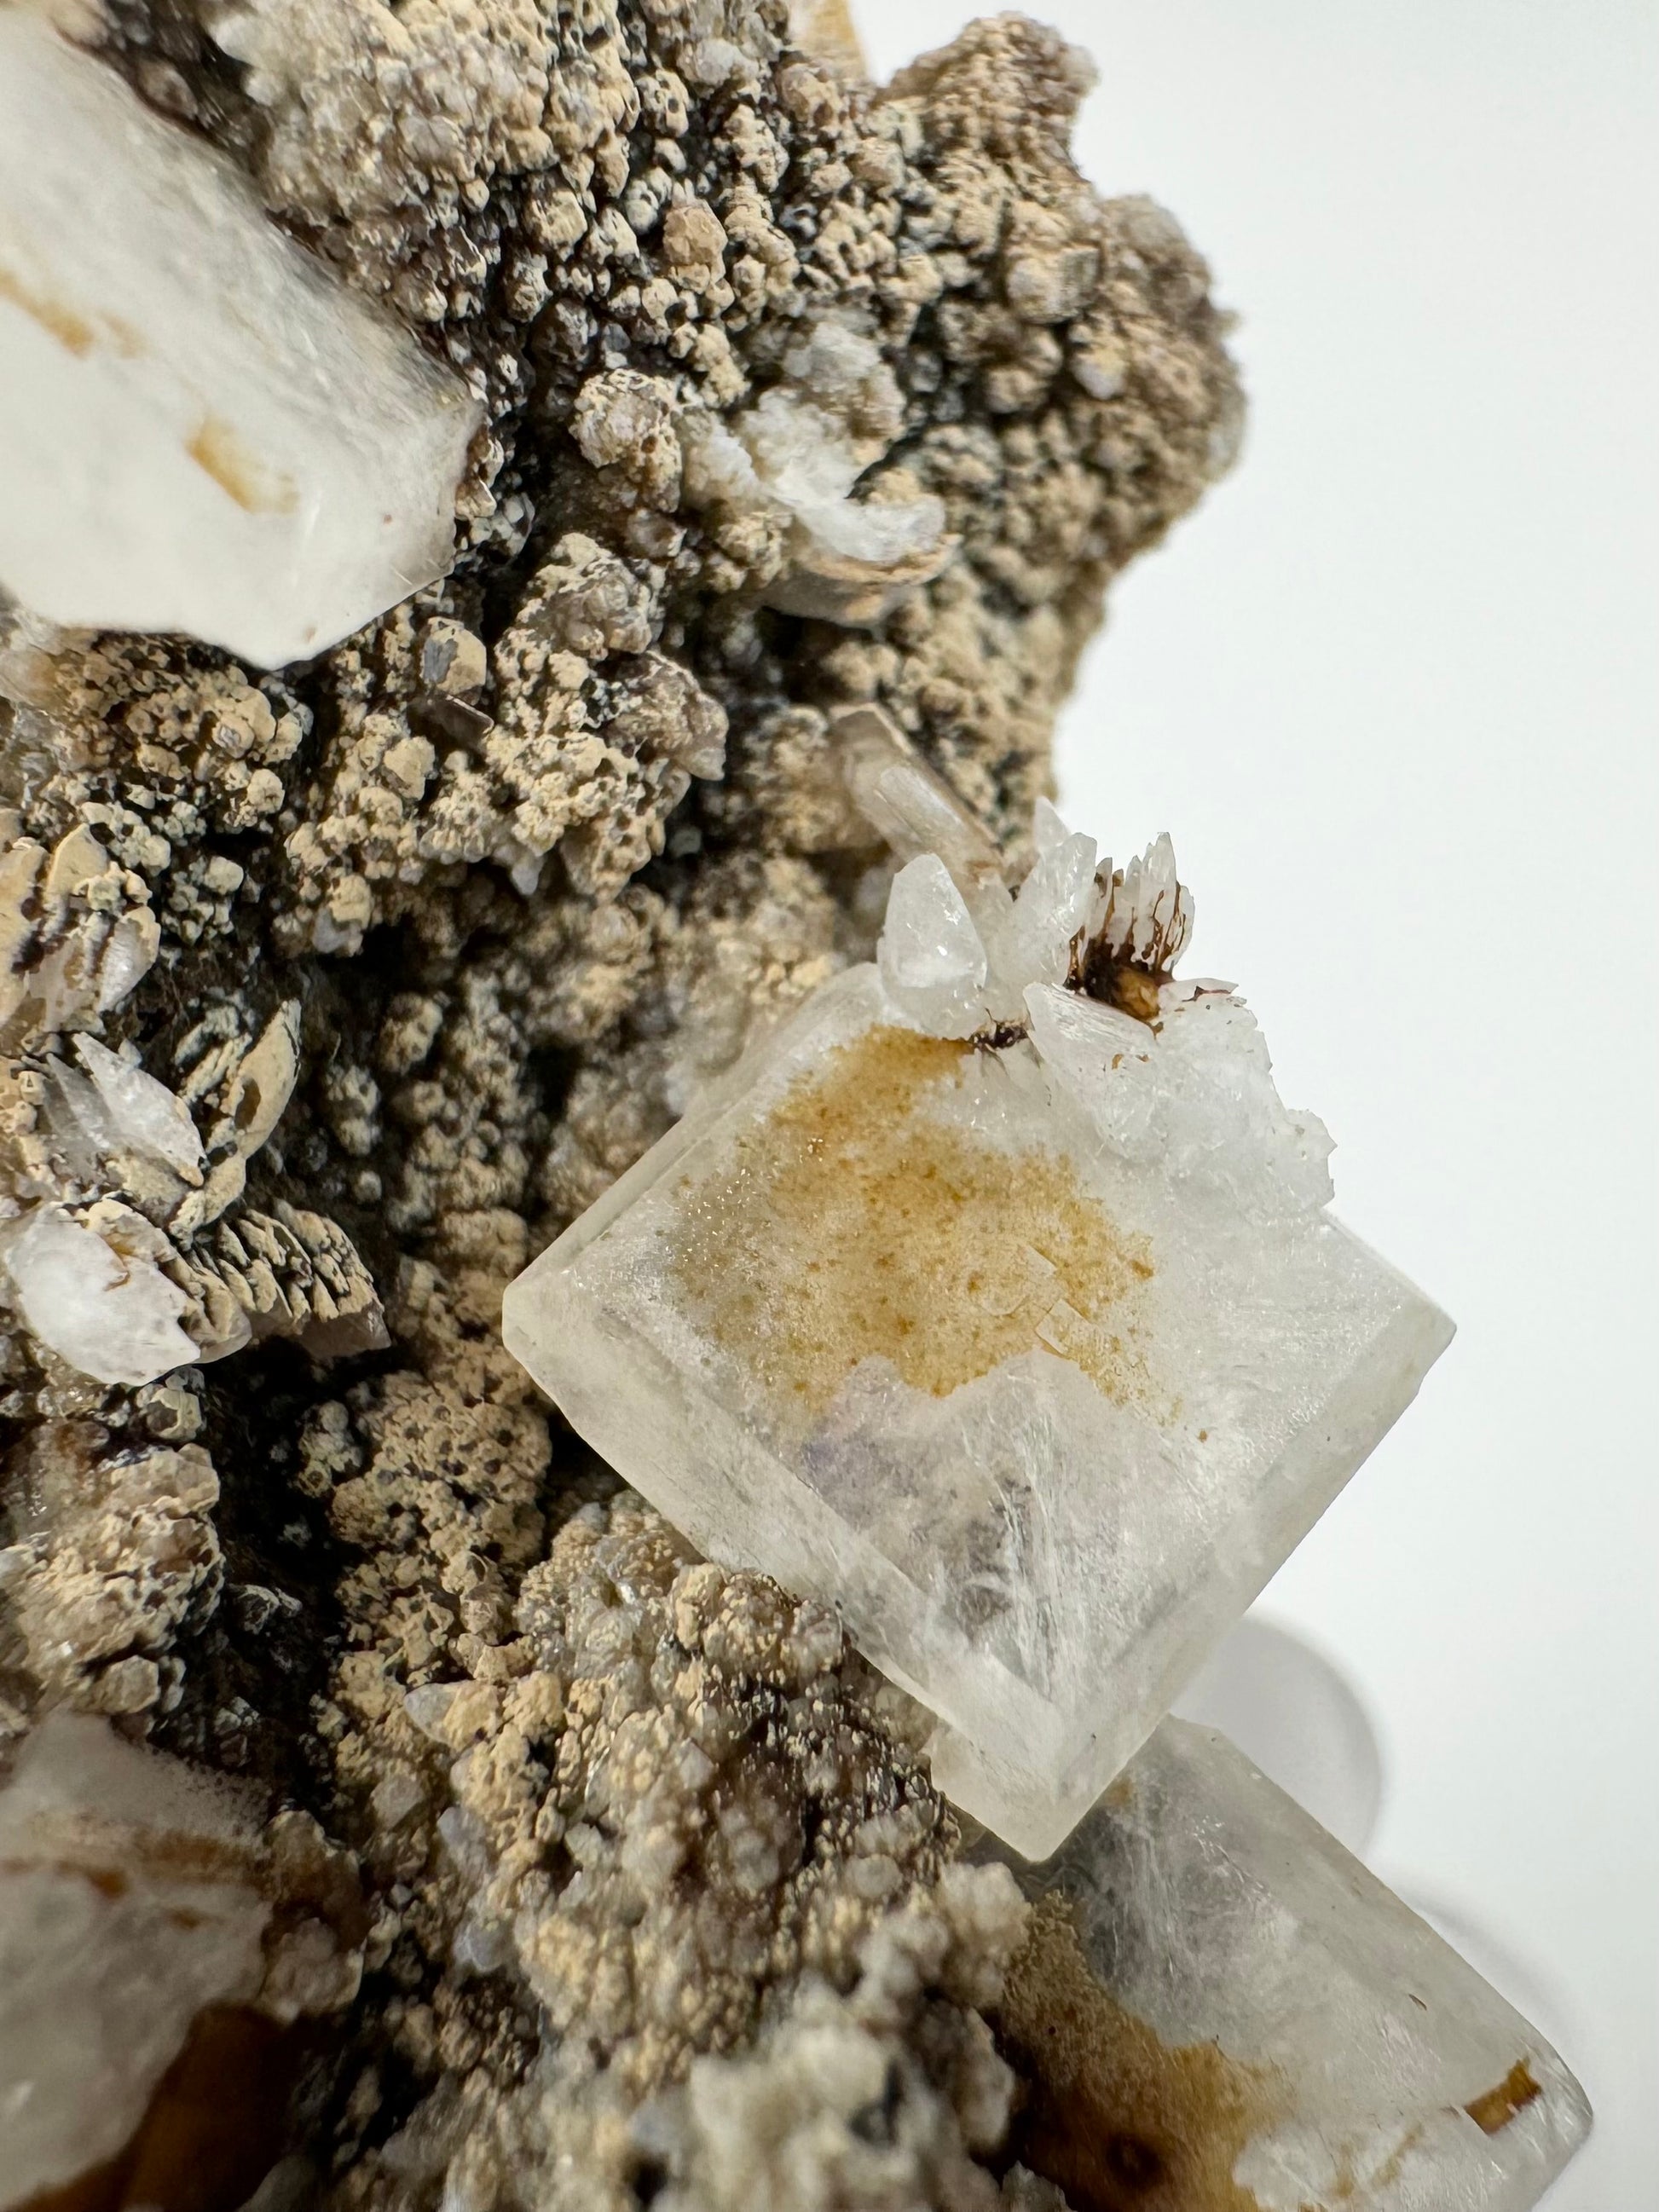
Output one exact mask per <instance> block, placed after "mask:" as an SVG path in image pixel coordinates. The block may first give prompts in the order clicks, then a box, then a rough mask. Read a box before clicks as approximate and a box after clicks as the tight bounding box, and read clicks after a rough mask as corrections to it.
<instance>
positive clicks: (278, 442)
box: [0, 6, 478, 666]
mask: <svg viewBox="0 0 1659 2212" xmlns="http://www.w3.org/2000/svg"><path fill="white" fill-rule="evenodd" d="M477 420H478V411H477V407H476V405H475V404H474V403H473V402H472V401H471V398H469V397H468V395H467V393H466V392H465V390H464V389H463V387H462V386H460V385H459V383H458V382H457V381H456V380H455V379H454V378H453V376H451V375H450V374H448V373H447V371H445V370H443V369H441V368H439V367H438V366H437V365H436V364H435V363H434V362H430V361H429V360H428V357H427V356H426V355H425V354H424V353H423V352H422V350H421V349H420V348H419V346H418V345H417V344H416V342H415V340H414V339H413V338H412V337H410V336H409V335H408V334H407V333H406V332H405V331H403V330H401V329H400V328H398V326H397V325H394V324H393V323H392V322H391V320H390V319H387V318H386V317H385V316H383V315H381V314H380V313H377V312H376V311H375V310H374V309H373V308H372V307H369V306H368V304H367V303H366V302H364V301H361V300H358V299H356V298H354V297H353V296H352V295H350V294H349V293H347V292H346V291H345V290H344V289H343V287H341V286H340V285H338V284H337V283H335V282H334V281H333V280H332V279H331V277H330V276H328V275H327V273H326V272H325V270H323V268H322V267H321V265H320V264H319V263H317V262H316V261H314V260H313V258H312V257H311V256H309V255H308V254H307V253H306V252H305V251H304V250H303V249H302V248H301V247H300V246H297V245H295V243H294V242H293V241H292V240H290V239H289V238H287V237H285V236H284V235H283V234H282V233H281V232H279V231H278V230H277V229H276V227H275V226H274V225H273V224H272V223H270V222H268V221H267V220H266V218H265V216H264V214H263V213H262V212H261V210H260V209H259V208H258V204H256V202H255V201H254V199H253V197H252V193H251V191H250V190H249V188H248V186H247V185H246V181H245V180H244V179H241V178H240V176H239V175H238V174H237V173H236V172H235V171H234V170H233V169H232V168H231V167H230V166H229V165H228V163H226V162H224V161H222V160H220V159H219V158H218V157H216V155H213V154H212V153H210V151H209V150H208V149H207V148H206V147H205V146H204V144H203V143H201V141H200V140H199V139H197V138H195V137H191V136H190V135H189V134H188V133H186V132H185V131H182V130H179V129H177V128H175V127H174V126H173V125H170V124H167V123H165V122H163V121H162V120H161V118H159V117H157V116H156V115H155V114H154V113H152V112H150V111H149V109H147V108H145V107H144V106H143V105H142V103H141V102H140V101H139V100H138V99H137V96H136V94H133V93H132V92H131V91H130V90H129V88H127V87H126V86H125V84H124V83H123V82H121V81H120V79H119V78H118V76H116V75H115V74H114V72H113V71H112V70H109V69H107V68H106V67H104V66H103V65H101V64H99V63H97V62H95V61H94V60H92V59H91V58H89V57H88V56H86V55H84V54H82V53H81V52H77V51H76V49H75V48H73V47H72V46H69V45H68V44H67V43H66V42H65V41H64V40H63V39H62V38H61V37H60V36H59V35H58V33H56V32H55V31H54V30H53V28H52V27H51V25H50V24H49V23H48V22H47V21H46V19H45V18H44V17H43V16H42V15H40V14H39V13H37V12H36V11H35V10H33V9H26V8H21V7H15V6H14V7H0V585H3V586H5V588H7V589H8V590H9V591H10V592H13V593H15V596H16V597H17V598H18V599H21V601H23V602H24V604H25V605H27V606H29V607H32V608H33V609H34V610H35V611H37V612H38V613H40V614H42V615H45V616H46V617H49V618H50V619H52V621H55V622H59V623H70V624H74V625H77V626H95V627H112V628H120V629H157V630H182V631H185V632H187V633H189V634H190V635H193V636H197V637H201V638H205V639H207V640H208V641H210V642H211V643H213V644H216V645H222V646H227V647H229V648H230V649H231V650H232V651H233V652H235V653H242V654H244V655H246V657H247V658H248V659H251V660H253V661H256V662H258V663H260V664H262V665H266V666H275V665H279V664H280V663H282V662H283V661H287V660H292V659H298V658H301V657H302V656H305V655H309V654H312V653H318V652H320V651H321V650H322V649H323V647H325V646H328V645H331V644H332V643H334V642H335V641H336V640H337V639H338V638H340V637H342V636H343V635H346V634H347V632H349V631H350V630H353V629H357V628H358V627H359V626H360V625H361V624H362V623H365V622H367V621H368V620H369V619H370V618H371V617H373V616H374V615H377V614H379V613H380V612H381V611H382V610H383V609H385V608H386V607H388V606H391V605H393V604H394V603H395V602H396V601H398V600H399V599H404V598H405V597H406V596H407V595H408V593H409V592H410V591H412V590H414V589H415V587H416V586H417V585H419V584H422V583H424V582H427V581H428V580H430V579H431V578H432V577H434V576H435V575H438V574H441V573H442V571H443V570H444V568H447V565H448V562H449V559H450V556H451V550H452V543H453V523H454V510H453V496H454V491H455V486H456V483H457V480H458V478H459V474H460V471H461V467H462V465H463V462H464V459H465V453H466V448H467V445H468V442H469V441H470V439H471V435H472V433H473V430H474V429H475V428H476V427H477Z"/></svg>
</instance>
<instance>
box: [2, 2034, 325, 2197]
mask: <svg viewBox="0 0 1659 2212" xmlns="http://www.w3.org/2000/svg"><path fill="white" fill-rule="evenodd" d="M305 2046H306V2037H305V2032H304V2030H303V2029H301V2028H284V2027H279V2026H278V2025H277V2024H276V2021H272V2020H269V2019H267V2018H266V2017H265V2015H264V2014H263V2013H258V2012H254V2011H252V2009H250V2008H248V2007H246V2006H245V2005H211V2006H210V2007H209V2008H207V2010H205V2011H204V2012H201V2013H198V2014H197V2016H196V2019H195V2021H194V2022H193V2023H192V2025H191V2031H190V2033H189V2034H188V2036H186V2038H185V2044H184V2047H183V2049H182V2050H181V2051H179V2056H178V2057H176V2058H175V2059H174V2060H173V2063H172V2065H171V2066H170V2067H169V2068H168V2069H167V2072H166V2073H165V2074H164V2075H162V2077H161V2081H159V2082H158V2083H157V2084H156V2087H155V2094H154V2095H153V2096H152V2097H151V2099H150V2100H149V2108H148V2109H147V2111H146V2112H145V2113H144V2117H143V2119H142V2120H140V2122H139V2123H138V2125H137V2128H136V2129H135V2130H134V2131H133V2134H132V2136H131V2139H130V2140H129V2142H127V2143H126V2144H125V2146H124V2147H123V2148H122V2149H120V2150H118V2152H117V2153H116V2154H115V2156H114V2157H113V2158H112V2159H106V2160H105V2161H104V2163H103V2164H102V2165H101V2166H94V2167H93V2168H92V2170H91V2171H90V2172H87V2173H82V2174H77V2175H76V2178H75V2179H74V2180H73V2181H66V2182H64V2183H62V2184H60V2185H58V2187H57V2188H54V2189H45V2190H42V2191H40V2193H39V2194H38V2195H37V2196H34V2197H29V2198H27V2200H26V2202H25V2203H22V2204H21V2205H20V2206H18V2208H17V2212H129V2208H131V2212H137V2208H138V2207H140V2206H149V2207H154V2208H155V2212H237V2208H238V2207H239V2206H240V2205H243V2204H245V2203H246V2202H247V2200H248V2198H249V2197H251V2196H252V2194H253V2191H255V2190H256V2189H257V2188H258V2185H259V2184H260V2183H261V2182H262V2181H263V2180H264V2178H265V2175H266V2174H267V2173H268V2172H270V2169H271V2167H272V2166H274V2165H275V2164H276V2160H277V2159H278V2158H279V2157H280V2156H281V2154H282V2153H283V2149H284V2148H285V2135H286V2130H287V2126H288V2117H289V2098H290V2096H291V2095H292V2093H293V2090H294V2085H295V2081H296V2080H297V2078H298V2075H299V2070H300V2066H301V2061H302V2059H303V2057H304V2054H305Z"/></svg>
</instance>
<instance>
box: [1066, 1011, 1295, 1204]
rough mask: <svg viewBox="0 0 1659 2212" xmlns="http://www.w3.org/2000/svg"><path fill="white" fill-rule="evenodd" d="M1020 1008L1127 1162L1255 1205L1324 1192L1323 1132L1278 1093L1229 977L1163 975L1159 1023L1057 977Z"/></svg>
mask: <svg viewBox="0 0 1659 2212" xmlns="http://www.w3.org/2000/svg"><path fill="white" fill-rule="evenodd" d="M1025 1006H1026V1012H1027V1013H1028V1015H1029V1017H1030V1024H1031V1035H1032V1037H1033V1039H1034V1040H1035V1042H1036V1047H1037V1049H1038V1051H1039V1052H1041V1054H1042V1059H1043V1064H1044V1066H1047V1067H1048V1068H1049V1069H1050V1070H1051V1071H1052V1073H1053V1074H1054V1078H1055V1079H1056V1081H1057V1082H1059V1083H1060V1084H1061V1085H1063V1086H1064V1087H1065V1089H1066V1091H1067V1092H1068V1093H1069V1095H1070V1096H1071V1097H1072V1098H1073V1099H1074V1100H1075V1102H1076V1103H1077V1104H1078V1106H1079V1109H1081V1110H1082V1111H1083V1112H1084V1113H1085V1114H1086V1115H1088V1116H1089V1119H1090V1121H1091V1122H1092V1124H1093V1125H1094V1127H1096V1128H1097V1130H1098V1131H1099V1133H1100V1134H1101V1136H1102V1138H1103V1139H1104V1140H1105V1142H1106V1143H1107V1144H1108V1145H1109V1146H1111V1147H1112V1149H1113V1150H1114V1151H1115V1152H1118V1153H1119V1154H1120V1155H1121V1157H1122V1158H1124V1159H1125V1160H1139V1162H1140V1163H1141V1164H1143V1165H1144V1166H1146V1168H1147V1169H1148V1170H1151V1169H1152V1167H1153V1166H1154V1165H1155V1164H1158V1163H1161V1164H1162V1171H1163V1172H1164V1174H1166V1175H1169V1176H1172V1177H1193V1178H1195V1179H1198V1180H1200V1181H1204V1182H1208V1183H1209V1184H1210V1185H1211V1186H1212V1188H1214V1190H1215V1193H1216V1195H1217V1196H1218V1199H1220V1200H1223V1201H1224V1202H1225V1200H1232V1201H1233V1202H1234V1203H1236V1204H1237V1206H1239V1207H1240V1208H1241V1209H1242V1210H1243V1211H1245V1212H1250V1213H1261V1212H1286V1211H1289V1212H1301V1211H1304V1210H1305V1209H1306V1208H1308V1207H1310V1206H1323V1205H1324V1204H1325V1203H1326V1202H1327V1200H1328V1199H1329V1198H1330V1196H1331V1178H1330V1172H1329V1170H1328V1167H1327V1165H1326V1163H1327V1161H1328V1159H1329V1158H1330V1153H1331V1139H1330V1135H1329V1133H1328V1130H1327V1129H1326V1127H1325V1125H1324V1123H1323V1122H1322V1121H1320V1120H1319V1119H1318V1117H1317V1116H1316V1115H1312V1114H1300V1113H1298V1114H1292V1113H1291V1112H1290V1111H1289V1110H1288V1109H1286V1108H1285V1106H1284V1104H1283V1103H1281V1101H1280V1099H1279V1093H1278V1091H1276V1090H1275V1089H1274V1087H1273V1074H1272V1068H1273V1063H1272V1061H1271V1060H1269V1058H1268V1056H1267V1042H1266V1040H1265V1039H1264V1038H1263V1036H1262V1035H1261V1030H1260V1029H1259V1028H1258V1027H1257V1025H1256V1020H1255V1015H1254V1014H1252V1013H1251V1012H1250V1011H1249V1007H1248V1006H1245V1005H1244V1004H1243V1000H1240V999H1238V998H1237V997H1236V996H1235V995H1234V994H1232V993H1231V991H1229V990H1228V989H1227V988H1226V987H1225V985H1223V984H1209V985H1205V984H1195V985H1187V984H1177V983H1170V984H1167V985H1165V987H1164V989H1163V991H1162V992H1161V993H1160V994H1159V997H1158V1012H1159V1026H1158V1028H1157V1029H1156V1030H1154V1029H1152V1028H1151V1027H1149V1026H1148V1025H1147V1024H1146V1023H1144V1022H1139V1021H1135V1020H1133V1019H1132V1018H1131V1017H1130V1016H1129V1015H1127V1014H1125V1013H1121V1012H1119V1010H1118V1009H1117V1008H1116V1007H1115V1006H1101V1005H1099V1004H1098V1003H1097V1001H1095V1000H1091V999H1085V998H1082V997H1080V996H1079V994H1077V993H1076V992H1073V991H1064V990H1057V989H1055V988H1054V987H1053V986H1052V985H1037V986H1034V987H1031V988H1030V990H1028V991H1027V993H1026V994H1025Z"/></svg>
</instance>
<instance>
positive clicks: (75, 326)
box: [0, 269, 98, 359]
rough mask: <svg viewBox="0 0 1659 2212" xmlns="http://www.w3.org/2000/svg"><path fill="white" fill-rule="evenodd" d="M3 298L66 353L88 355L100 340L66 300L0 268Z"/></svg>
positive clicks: (1, 294) (85, 320)
mask: <svg viewBox="0 0 1659 2212" xmlns="http://www.w3.org/2000/svg"><path fill="white" fill-rule="evenodd" d="M0 300H6V301H9V302H10V304H11V305H12V306H13V307H20V308H21V310H22V312H23V313H25V314H26V315H27V317H28V318H29V319H30V320H31V321H32V322H35V323H38V324H39V325H40V328H41V329H42V330H43V331H45V332H46V335H47V337H51V338H55V339H56V340H57V341H58V344H59V345H60V346H62V347H63V349H64V351H65V352H66V353H72V354H74V355H75V356H76V358H77V359H79V358H81V357H82V356H85V355H87V354H89V353H90V352H91V351H92V349H93V347H94V345H95V344H96V343H97V342H98V333H97V331H95V330H94V328H93V326H92V325H91V324H90V323H89V322H88V320H87V319H86V317H85V316H84V315H82V314H81V313H77V311H76V309H75V308H73V307H70V306H69V305H68V304H67V303H66V302H65V301H62V300H54V299H53V298H52V296H51V295H50V294H49V293H46V292H41V291H38V290H37V289H35V288H34V286H33V285H32V284H30V283H27V282H26V281H25V280H24V278H22V277H21V276H17V275H15V273H14V271H13V270H9V269H0Z"/></svg>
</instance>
